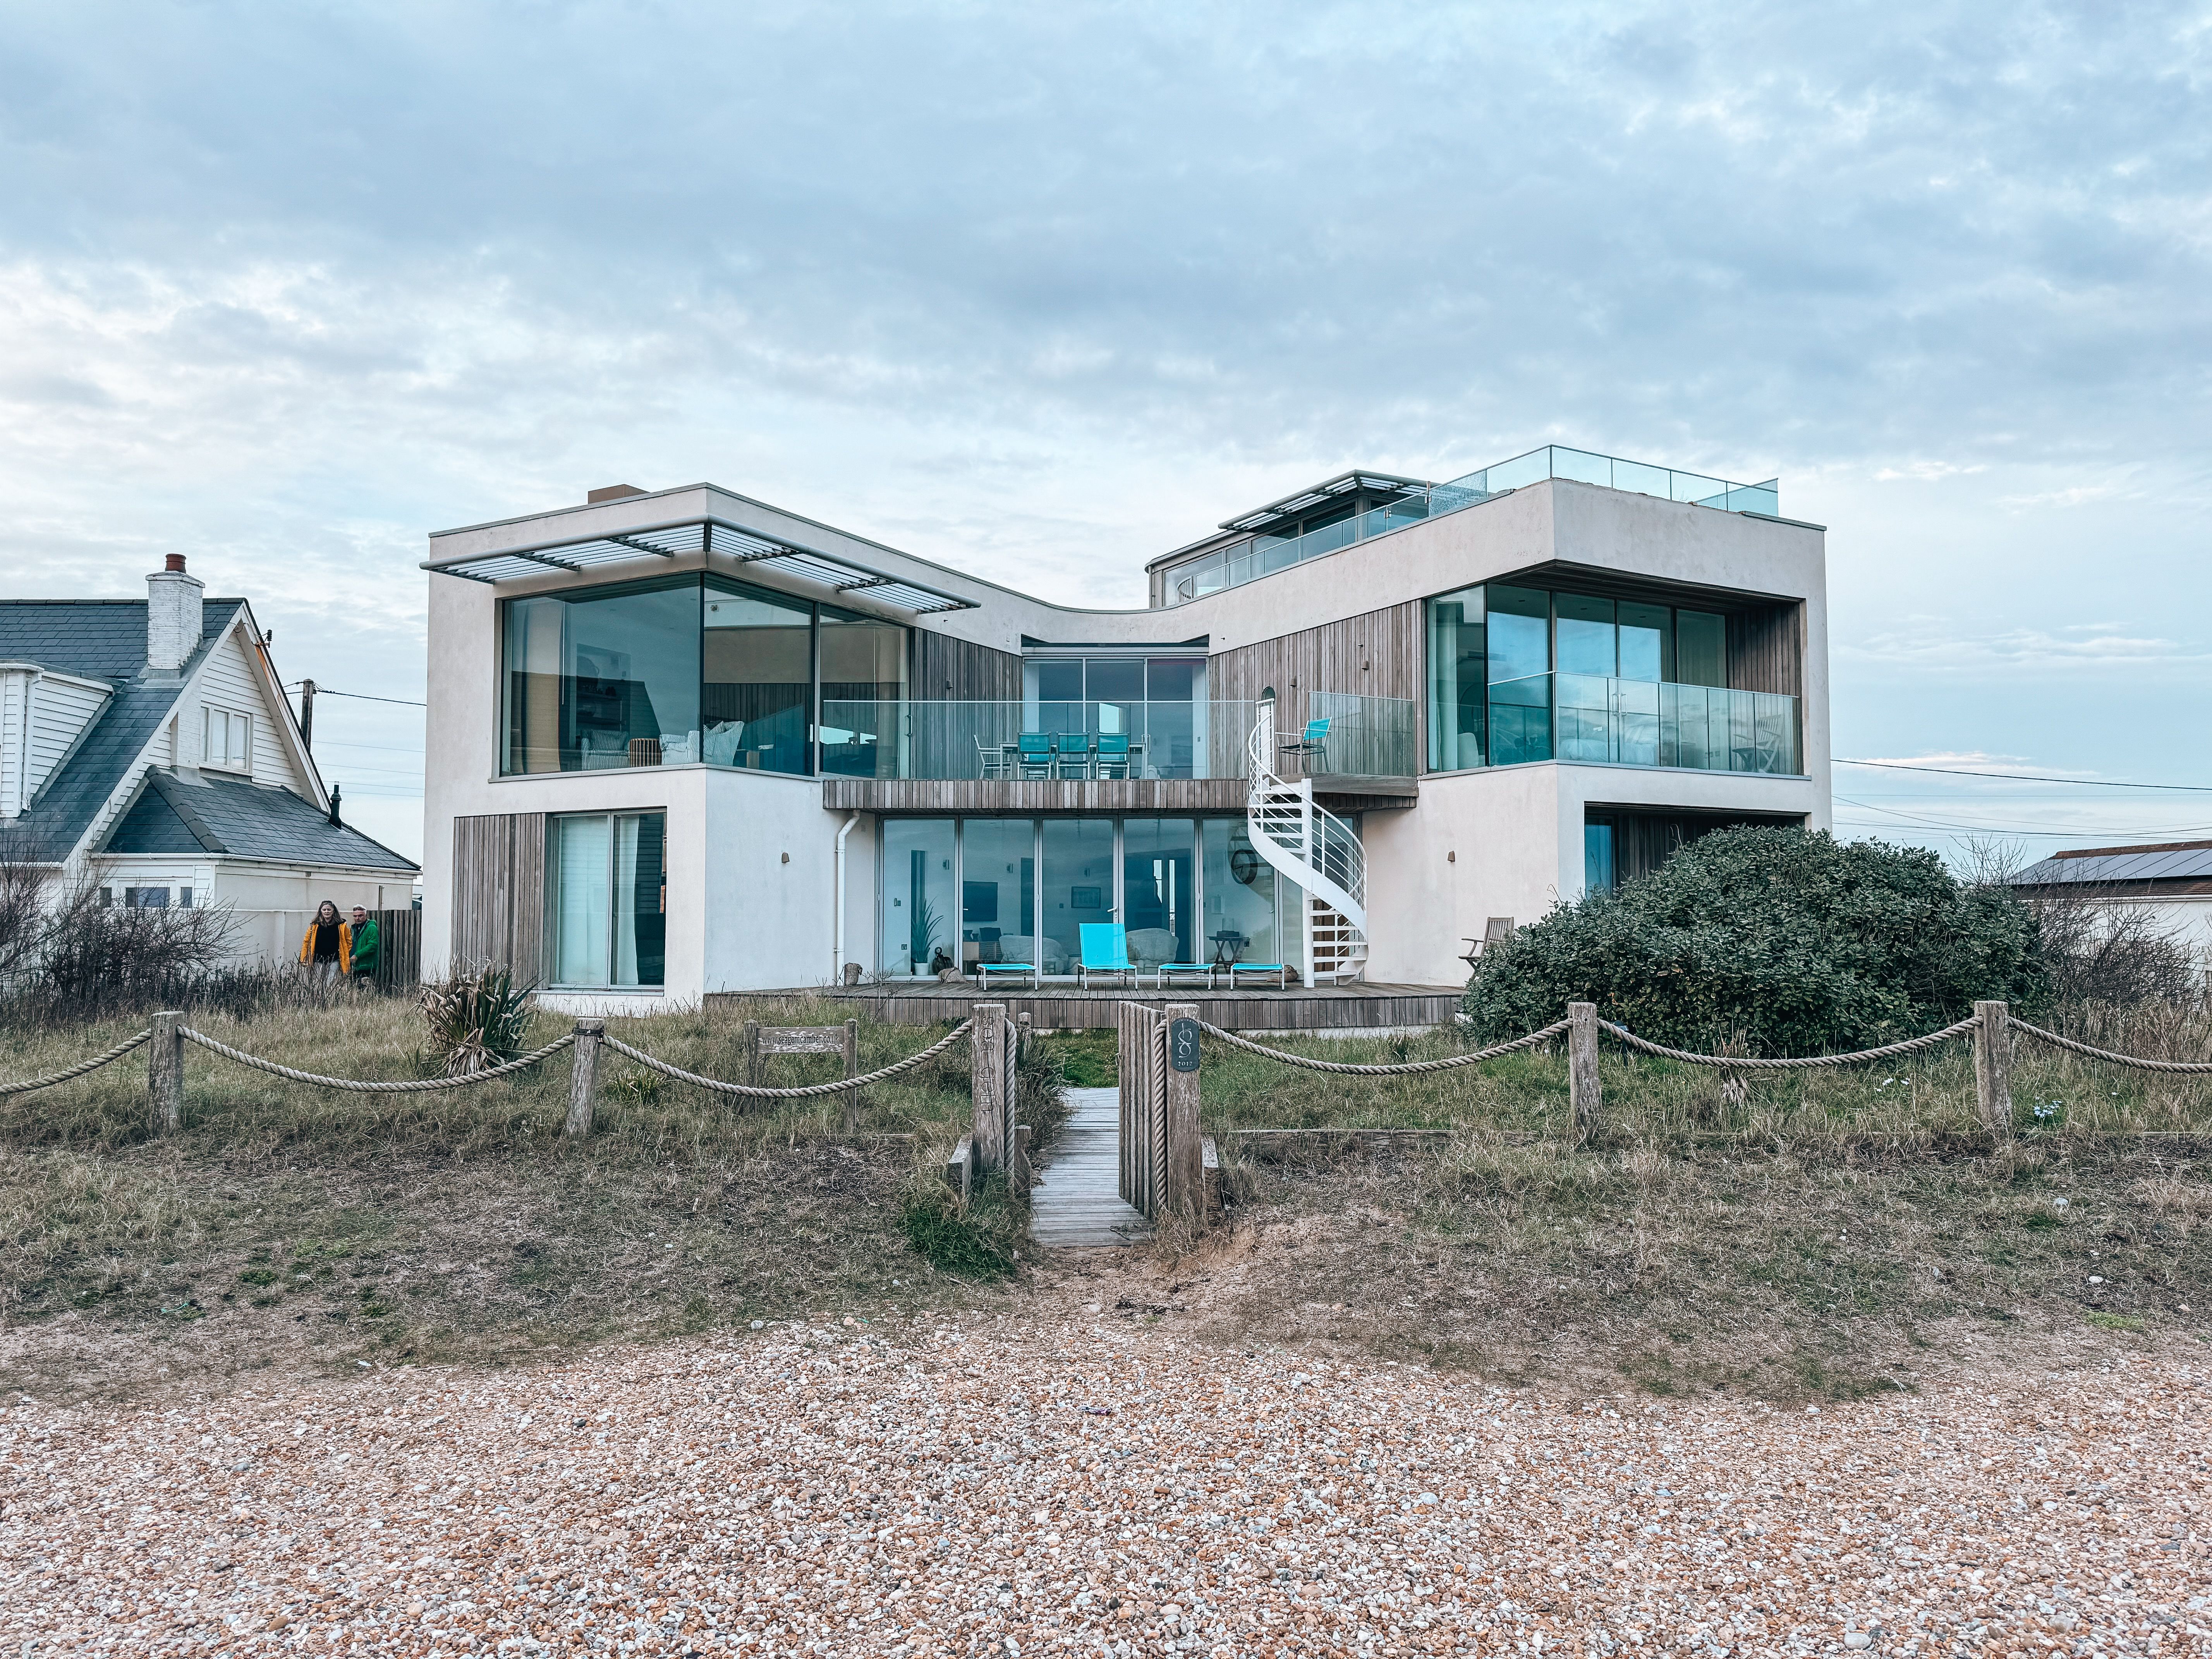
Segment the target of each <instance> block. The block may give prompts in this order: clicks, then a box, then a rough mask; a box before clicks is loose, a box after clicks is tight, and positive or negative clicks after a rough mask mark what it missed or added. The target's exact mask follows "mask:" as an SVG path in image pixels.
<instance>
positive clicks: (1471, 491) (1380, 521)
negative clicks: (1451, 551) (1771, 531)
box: [1164, 444, 1781, 605]
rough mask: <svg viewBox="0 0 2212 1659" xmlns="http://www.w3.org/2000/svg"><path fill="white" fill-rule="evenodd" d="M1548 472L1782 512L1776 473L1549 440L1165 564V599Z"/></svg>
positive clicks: (1265, 570) (1707, 503) (1457, 506)
mask: <svg viewBox="0 0 2212 1659" xmlns="http://www.w3.org/2000/svg"><path fill="white" fill-rule="evenodd" d="M1547 478H1567V479H1571V480H1574V481H1575V482H1577V483H1593V484H1599V485H1602V486H1603V487H1604V488H1606V489H1624V490H1628V491H1631V492H1633V493H1635V494H1638V495H1656V496H1658V497H1659V498H1660V499H1661V500H1662V501H1684V502H1687V503H1689V504H1690V505H1692V506H1695V507H1712V508H1715V509H1717V510H1718V511H1721V512H1724V513H1769V514H1772V513H1778V512H1779V511H1780V510H1781V495H1780V487H1779V482H1778V480H1776V479H1772V478H1769V479H1768V480H1767V481H1766V482H1765V483H1756V484H1746V483H1730V482H1729V480H1727V479H1725V478H1715V477H1707V476H1706V475H1705V474H1703V473H1699V472H1682V471H1676V470H1675V469H1674V468H1672V467H1664V466H1653V465H1650V464H1649V463H1647V462H1644V461H1630V460H1623V459H1620V458H1619V457H1617V456H1613V455H1599V454H1594V453H1591V452H1589V451H1588V450H1583V449H1569V448H1567V447H1565V446H1564V445H1559V444H1547V445H1546V446H1544V447H1542V448H1541V449H1532V450H1530V451H1529V452H1528V453H1527V454H1525V455H1516V456H1515V457H1514V458H1513V459H1511V460H1510V461H1500V462H1499V463H1498V464H1497V465H1494V466H1487V467H1485V468H1483V469H1482V470H1481V471H1478V472H1470V473H1468V475H1467V476H1466V477H1460V478H1454V479H1452V480H1451V481H1450V482H1449V483H1429V484H1424V483H1419V482H1418V481H1415V480H1410V479H1408V480H1396V479H1392V480H1389V483H1391V484H1392V485H1393V486H1402V487H1403V490H1404V493H1403V494H1402V495H1399V496H1398V498H1397V499H1395V500H1394V501H1388V502H1386V503H1385V504H1383V505H1382V506H1379V507H1370V508H1369V509H1368V510H1367V511H1365V512H1364V513H1361V512H1351V511H1349V510H1348V509H1346V510H1345V516H1342V517H1338V518H1335V519H1334V520H1333V521H1332V522H1328V523H1323V524H1321V525H1319V526H1316V525H1315V524H1314V517H1315V516H1316V515H1308V516H1306V517H1304V518H1303V519H1301V520H1297V526H1296V527H1297V533H1295V534H1279V533H1273V532H1270V531H1264V530H1263V531H1261V532H1257V533H1255V534H1254V535H1253V536H1251V537H1250V538H1249V539H1246V540H1243V541H1237V542H1231V543H1230V544H1228V545H1227V546H1225V547H1217V548H1212V549H1209V550H1206V551H1205V552H1203V553H1199V554H1195V555H1194V556H1192V557H1191V558H1189V559H1188V560H1187V561H1184V562H1181V563H1178V564H1175V565H1171V566H1170V567H1169V568H1168V569H1167V571H1166V573H1165V574H1166V579H1167V580H1166V581H1165V584H1164V586H1165V592H1166V597H1165V600H1164V603H1165V604H1167V605H1187V604H1188V603H1189V602H1190V601H1191V600H1193V599H1203V598H1205V597H1206V595H1207V594H1209V593H1218V592H1221V591H1222V590H1224V589H1225V588H1231V587H1237V586H1242V585H1243V583H1246V582H1249V581H1255V580H1258V579H1259V578H1261V576H1266V575H1271V574H1273V573H1274V572H1276V571H1278V570H1287V569H1288V568H1290V567H1291V566H1292V565H1294V564H1298V563H1302V562H1304V561H1305V560H1308V559H1315V558H1319V557H1320V556H1322V555H1323V554H1325V553H1334V552H1336V551H1338V550H1340V549H1342V548H1346V547H1350V546H1351V545H1352V544H1353V543H1355V542H1363V541H1365V540H1367V539H1369V538H1370V537H1375V536H1380V535H1383V534H1384V533H1386V532H1389V531H1393V530H1402V529H1404V528H1405V527H1406V526H1408V525H1413V524H1419V522H1421V521H1422V520H1425V519H1434V518H1440V517H1442V516H1443V515H1444V514H1445V513H1456V512H1459V511H1460V510H1461V509H1462V508H1464V507H1479V506H1480V505H1481V504H1482V503H1483V502H1485V501H1492V500H1495V499H1496V498H1497V497H1498V496H1500V495H1505V494H1507V493H1509V492H1510V491H1512V490H1516V489H1524V488H1526V487H1527V486H1528V485H1530V484H1534V483H1542V482H1543V481H1544V480H1546V479H1547ZM1319 516H1322V517H1324V518H1327V517H1328V516H1329V515H1328V514H1326V513H1323V514H1321V515H1319ZM1249 521H1250V520H1249V519H1248V520H1245V521H1244V522H1247V523H1249Z"/></svg>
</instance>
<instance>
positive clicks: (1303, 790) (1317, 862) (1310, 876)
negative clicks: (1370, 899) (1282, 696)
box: [1244, 702, 1367, 985]
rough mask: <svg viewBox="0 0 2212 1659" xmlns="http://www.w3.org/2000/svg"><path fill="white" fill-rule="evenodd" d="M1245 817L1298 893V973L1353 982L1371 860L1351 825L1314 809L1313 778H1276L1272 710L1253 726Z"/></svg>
mask: <svg viewBox="0 0 2212 1659" xmlns="http://www.w3.org/2000/svg"><path fill="white" fill-rule="evenodd" d="M1249 755H1250V760H1251V776H1250V787H1249V793H1248V794H1247V795H1246V797H1245V804H1244V817H1245V823H1246V825H1247V827H1248V828H1249V831H1250V834H1251V837H1252V846H1253V848H1254V849H1255V851H1257V852H1258V853H1259V854H1260V856H1261V858H1263V859H1265V860H1267V862H1268V863H1269V864H1271V865H1273V866H1274V867H1275V869H1276V870H1277V871H1278V872H1280V873H1281V874H1283V875H1284V876H1286V877H1288V878H1290V880H1291V882H1292V883H1293V884H1295V885H1296V886H1297V889H1298V893H1299V904H1298V912H1299V915H1298V920H1299V927H1298V934H1299V941H1298V942H1299V946H1300V949H1301V952H1302V954H1303V956H1304V960H1303V961H1302V962H1300V963H1299V964H1298V970H1299V972H1300V973H1301V974H1303V975H1304V977H1305V982H1306V983H1307V984H1309V985H1319V984H1321V983H1322V982H1323V981H1328V982H1331V983H1336V982H1340V981H1343V980H1346V979H1355V978H1357V977H1358V976H1359V975H1360V974H1361V973H1362V972H1363V971H1364V968H1365V964H1366V962H1367V855H1366V854H1365V853H1364V852H1363V851H1362V850H1361V848H1360V845H1359V837H1358V836H1356V835H1354V834H1353V833H1352V826H1351V825H1350V824H1348V823H1346V822H1345V821H1344V820H1343V819H1342V818H1340V817H1337V816H1336V814H1335V813H1334V812H1331V811H1328V809H1327V808H1325V807H1322V806H1318V805H1315V803H1314V798H1313V780H1312V779H1311V778H1301V779H1299V780H1298V781H1297V782H1296V783H1285V782H1284V781H1283V780H1282V779H1280V778H1279V777H1277V776H1276V775H1275V767H1274V761H1275V705H1274V704H1273V703H1272V702H1262V703H1261V705H1260V720H1259V723H1258V724H1257V725H1255V726H1254V727H1253V728H1252V739H1251V744H1250V749H1249Z"/></svg>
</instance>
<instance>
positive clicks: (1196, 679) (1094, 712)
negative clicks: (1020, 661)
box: [1023, 656, 1206, 778]
mask: <svg viewBox="0 0 2212 1659" xmlns="http://www.w3.org/2000/svg"><path fill="white" fill-rule="evenodd" d="M1025 693H1026V695H1025V697H1024V711H1023V723H1024V729H1025V730H1027V731H1031V732H1055V733H1058V734H1060V735H1061V736H1063V737H1066V736H1088V735H1096V734H1102V733H1103V734H1115V735H1120V736H1126V737H1127V738H1128V739H1129V743H1130V748H1129V756H1128V759H1127V762H1126V763H1115V764H1126V765H1127V767H1128V768H1129V769H1130V775H1133V776H1138V777H1149V778H1188V777H1194V776H1196V775H1199V772H1200V769H1201V768H1203V767H1204V766H1205V764H1206V755H1205V752H1204V751H1205V737H1206V728H1205V722H1204V721H1203V720H1201V719H1200V708H1201V707H1202V705H1203V704H1204V702H1205V699H1206V659H1205V658H1204V657H1202V656H1192V657H1140V656H1114V657H1037V658H1032V659H1030V662H1029V664H1028V666H1027V670H1026V683H1025ZM1109 775H1119V773H1118V771H1117V772H1115V773H1110V774H1109Z"/></svg>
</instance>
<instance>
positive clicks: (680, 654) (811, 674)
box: [500, 571, 908, 776]
mask: <svg viewBox="0 0 2212 1659" xmlns="http://www.w3.org/2000/svg"><path fill="white" fill-rule="evenodd" d="M501 626H502V640H503V642H502V645H501V652H502V654H503V658H504V664H505V671H504V672H503V673H502V675H501V704H502V708H501V756H500V769H501V771H502V772H504V773H507V774H514V773H528V772H578V771H592V770H597V769H601V768H607V767H627V766H678V765H684V764H689V763H697V762H702V761H703V762H705V763H707V764H708V765H710V766H737V767H744V768H748V769H752V770H756V771H766V772H784V773H792V774H805V773H810V772H811V771H813V770H814V769H815V768H816V762H815V749H816V739H817V732H818V734H819V736H820V739H821V747H822V750H823V753H822V763H823V769H824V770H829V771H837V772H844V773H851V774H858V775H862V776H896V775H898V771H899V768H898V765H897V761H896V744H897V743H898V741H899V733H900V727H901V726H902V721H901V720H900V719H899V718H898V711H899V710H900V708H901V707H902V704H903V702H904V699H905V696H906V676H907V666H906V665H907V644H908V630H907V629H904V628H902V627H901V626H899V625H898V624H897V623H887V622H880V621H878V620H876V619H875V618H873V617H864V616H860V615H858V614H857V613H854V612H851V611H841V610H839V609H837V608H836V607H835V606H831V605H816V604H814V603H812V602H811V601H810V600H806V599H793V597H791V596H790V595H789V594H786V593H778V592H774V591H772V590H770V589H768V588H764V587H756V586H750V584H747V583H744V582H739V581H735V580H731V579H730V578H728V577H726V576H720V575H716V574H711V573H704V574H702V573H700V572H696V571H695V572H693V573H691V574H688V575H682V576H670V577H666V578H664V579H662V580H657V581H650V582H629V583H624V584H622V585H620V586H609V587H589V588H577V589H572V590H568V591H564V592H558V593H543V594H538V595H534V596H532V597H531V598H528V599H508V600H506V601H504V602H503V604H502V605H501ZM817 636H818V642H817ZM817 708H822V709H823V713H822V714H820V715H817V714H815V713H814V712H813V711H815V710H816V709H817ZM833 716H834V718H833ZM886 745H888V746H889V747H890V750H891V756H890V760H889V761H886V760H885V759H884V750H885V747H886Z"/></svg>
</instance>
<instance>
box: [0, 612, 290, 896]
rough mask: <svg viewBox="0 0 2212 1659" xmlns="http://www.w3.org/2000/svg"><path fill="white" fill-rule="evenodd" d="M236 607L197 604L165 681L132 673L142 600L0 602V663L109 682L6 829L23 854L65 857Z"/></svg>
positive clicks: (141, 641)
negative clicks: (79, 734) (180, 657)
mask: <svg viewBox="0 0 2212 1659" xmlns="http://www.w3.org/2000/svg"><path fill="white" fill-rule="evenodd" d="M245 604H246V601H245V600H244V599H206V600H203V601H202V603H201V608H200V647H199V649H198V650H197V651H195V652H194V653H192V657H191V661H190V662H187V663H186V664H185V665H184V667H183V669H182V670H180V671H179V674H178V677H177V678H176V679H174V680H168V679H161V680H144V679H141V678H139V677H138V676H139V671H140V670H141V669H143V668H144V667H145V665H146V601H145V600H143V599H7V600H0V661H5V662H33V663H36V664H38V665H39V666H40V667H41V668H51V669H55V670H58V671H60V672H62V673H65V674H82V675H83V676H84V677H85V678H88V679H96V680H106V681H107V682H108V683H109V684H112V686H114V688H115V695H114V696H111V697H110V698H108V700H107V702H106V706H105V707H104V708H101V709H100V714H99V715H98V717H97V718H95V719H94V721H93V723H92V729H91V730H90V731H89V732H86V734H85V736H84V738H83V740H82V742H81V743H79V744H77V746H76V751H75V752H74V753H72V754H71V755H70V757H69V759H68V760H67V762H66V763H64V765H63V766H62V768H61V770H60V773H59V774H58V775H57V776H55V777H53V778H51V779H49V780H48V781H47V782H46V787H45V788H43V789H42V790H40V793H39V796H38V799H35V800H33V802H32V803H31V810H30V811H27V812H26V813H25V814H24V815H23V816H22V817H21V818H19V819H17V820H16V822H15V824H14V825H13V826H11V829H12V837H11V838H12V839H14V840H15V842H16V843H17V844H18V845H19V846H22V847H23V853H24V855H26V856H28V857H31V858H35V859H42V860H52V861H56V862H58V861H59V860H63V859H65V858H67V857H68V856H69V854H70V851H71V849H72V848H75V847H76V843H77V842H78V841H79V840H80V839H82V836H83V835H84V832H85V830H86V829H87V828H88V827H89V826H90V824H91V823H92V820H93V818H94V815H95V814H97V813H98V812H99V811H100V808H101V807H102V806H103V805H106V803H107V800H108V799H109V798H110V797H111V796H112V795H113V794H114V793H115V790H116V787H117V786H118V785H119V784H120V783H121V782H122V781H123V780H124V779H125V777H126V776H127V775H129V773H130V770H131V767H132V766H133V765H134V764H136V763H137V759H138V757H139V755H140V754H141V753H142V752H143V750H144V749H145V747H146V744H147V742H148V740H149V739H150V738H152V737H153V735H154V733H155V732H157V731H159V730H160V729H161V722H162V721H163V720H167V718H168V717H169V711H170V710H171V709H172V708H175V707H176V702H177V698H178V696H179V694H181V693H182V691H183V690H184V682H185V680H186V679H188V678H190V677H191V674H192V672H193V671H194V670H196V669H197V668H198V667H199V665H200V664H201V663H202V662H203V661H204V660H205V659H206V657H207V653H208V651H209V650H210V647H213V645H214V644H215V642H216V641H217V640H218V639H220V638H221V637H222V630H223V629H226V628H228V626H229V625H230V623H231V622H232V620H233V619H234V617H236V616H237V615H238V613H239V611H240V609H241V608H242V607H243V606H244V605H245ZM25 843H27V845H25Z"/></svg>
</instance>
